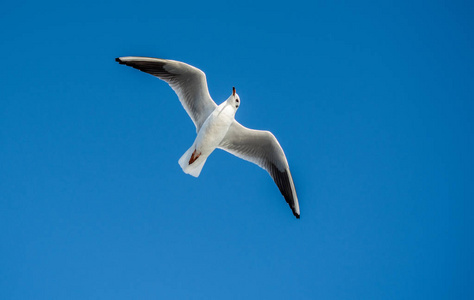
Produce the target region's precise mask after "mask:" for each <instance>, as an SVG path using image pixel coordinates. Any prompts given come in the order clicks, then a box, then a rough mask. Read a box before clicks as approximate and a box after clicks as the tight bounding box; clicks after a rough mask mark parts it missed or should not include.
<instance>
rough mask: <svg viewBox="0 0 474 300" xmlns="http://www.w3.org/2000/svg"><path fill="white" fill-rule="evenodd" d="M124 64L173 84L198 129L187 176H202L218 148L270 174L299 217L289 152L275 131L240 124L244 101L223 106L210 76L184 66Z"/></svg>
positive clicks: (133, 60)
mask: <svg viewBox="0 0 474 300" xmlns="http://www.w3.org/2000/svg"><path fill="white" fill-rule="evenodd" d="M115 61H117V62H118V63H120V64H123V65H127V66H130V67H133V68H135V69H138V70H140V71H143V72H146V73H148V74H151V75H153V76H156V77H158V78H159V79H161V80H163V81H165V82H166V83H168V84H169V85H170V86H171V88H172V89H173V90H174V91H175V92H176V94H177V95H178V98H179V101H180V102H181V104H182V105H183V107H184V109H185V110H186V112H187V113H188V115H189V117H191V119H192V120H193V122H194V125H195V126H196V133H197V136H196V139H195V140H194V143H193V144H192V146H191V147H190V148H189V149H188V150H187V151H186V152H185V153H184V154H183V156H181V158H180V159H179V161H178V163H179V165H180V166H181V168H182V169H183V171H184V173H186V174H190V175H192V176H194V177H198V176H199V174H200V173H201V170H202V167H203V166H204V163H205V162H206V160H207V158H208V157H209V155H211V153H212V152H213V151H214V150H215V149H216V148H219V149H222V150H225V151H227V152H229V153H231V154H233V155H235V156H237V157H239V158H242V159H244V160H247V161H250V162H252V163H254V164H257V165H258V166H260V167H261V168H263V169H265V170H266V171H267V172H268V173H269V174H270V176H271V177H272V178H273V180H274V181H275V183H276V185H277V186H278V188H279V189H280V192H281V194H282V195H283V197H284V198H285V200H286V202H287V203H288V205H289V206H290V208H291V210H292V212H293V214H294V215H295V217H296V218H298V219H299V218H300V207H299V204H298V197H297V196H296V189H295V184H294V183H293V177H292V176H291V173H290V167H289V165H288V161H287V160H286V156H285V153H284V152H283V149H282V148H281V146H280V144H279V143H278V140H277V139H276V138H275V136H274V135H273V134H272V133H271V132H269V131H263V130H253V129H249V128H246V127H244V126H242V125H241V124H240V123H239V122H237V121H236V120H235V113H236V112H237V109H238V108H239V106H240V97H239V95H238V94H237V93H236V92H235V87H233V88H232V95H231V96H230V97H229V98H227V100H225V101H224V102H222V103H221V104H220V105H217V104H216V103H215V102H214V101H213V100H212V98H211V96H210V94H209V89H208V87H207V80H206V74H204V72H203V71H201V70H200V69H198V68H195V67H193V66H191V65H188V64H186V63H183V62H179V61H175V60H168V59H160V58H151V57H138V56H127V57H119V58H116V59H115Z"/></svg>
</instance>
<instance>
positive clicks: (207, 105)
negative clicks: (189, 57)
mask: <svg viewBox="0 0 474 300" xmlns="http://www.w3.org/2000/svg"><path fill="white" fill-rule="evenodd" d="M115 60H116V61H117V62H118V63H120V64H124V65H127V66H130V67H133V68H135V69H138V70H140V71H143V72H146V73H149V74H151V75H153V76H156V77H158V78H160V79H161V80H164V81H166V82H167V83H168V84H169V85H170V86H171V88H172V89H173V90H174V91H175V92H176V94H177V95H178V98H179V101H181V104H182V105H183V107H184V109H185V110H186V112H187V113H188V115H189V116H190V117H191V119H192V120H193V122H194V125H196V132H198V131H199V129H200V128H201V126H202V124H203V123H204V121H206V119H207V117H208V116H209V115H210V114H211V113H212V112H213V111H214V109H215V108H216V107H217V105H216V103H215V102H214V101H213V100H212V98H211V96H210V95H209V89H208V88H207V81H206V74H204V72H203V71H201V70H199V69H198V68H195V67H193V66H190V65H188V64H185V63H182V62H179V61H175V60H167V59H160V58H151V57H138V56H126V57H119V58H116V59H115Z"/></svg>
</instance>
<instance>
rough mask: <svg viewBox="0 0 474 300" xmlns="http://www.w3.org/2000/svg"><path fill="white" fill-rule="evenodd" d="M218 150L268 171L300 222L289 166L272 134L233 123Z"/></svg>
mask: <svg viewBox="0 0 474 300" xmlns="http://www.w3.org/2000/svg"><path fill="white" fill-rule="evenodd" d="M219 148H220V149H223V150H225V151H227V152H229V153H231V154H233V155H235V156H237V157H240V158H242V159H245V160H248V161H250V162H253V163H254V164H257V165H258V166H260V167H262V168H263V169H265V170H267V172H268V173H269V174H270V176H272V178H273V180H274V181H275V183H276V185H277V186H278V188H279V189H280V192H281V193H282V195H283V197H285V200H286V202H287V203H288V204H289V205H290V207H291V210H292V211H293V214H294V215H295V217H296V218H298V219H299V217H300V207H299V204H298V197H297V196H296V189H295V184H294V183H293V178H292V177H291V173H290V167H289V166H288V162H287V160H286V157H285V153H284V152H283V149H282V148H281V146H280V144H279V143H278V141H277V139H276V138H275V136H274V135H273V134H272V133H271V132H269V131H261V130H253V129H249V128H246V127H244V126H242V125H241V124H240V123H239V122H237V121H234V122H233V123H232V125H231V126H230V128H229V131H228V132H227V134H226V136H225V137H224V139H223V140H222V142H221V143H220V145H219Z"/></svg>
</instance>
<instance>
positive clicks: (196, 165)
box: [178, 145, 207, 177]
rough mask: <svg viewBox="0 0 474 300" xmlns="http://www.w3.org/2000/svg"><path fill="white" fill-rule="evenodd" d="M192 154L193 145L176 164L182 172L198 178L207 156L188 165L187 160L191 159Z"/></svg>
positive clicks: (200, 157)
mask: <svg viewBox="0 0 474 300" xmlns="http://www.w3.org/2000/svg"><path fill="white" fill-rule="evenodd" d="M193 152H194V145H192V146H191V148H189V149H188V151H186V152H185V153H184V154H183V156H181V158H180V159H179V161H178V163H179V165H180V166H181V169H183V172H184V173H186V174H189V175H192V176H194V177H199V174H201V170H202V167H204V163H206V160H207V156H206V157H203V156H202V155H201V156H199V157H198V158H197V159H196V160H195V161H194V162H193V163H192V164H189V160H190V159H191V155H192V154H193Z"/></svg>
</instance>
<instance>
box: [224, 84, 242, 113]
mask: <svg viewBox="0 0 474 300" xmlns="http://www.w3.org/2000/svg"><path fill="white" fill-rule="evenodd" d="M227 102H228V103H229V104H230V105H232V107H234V108H235V110H237V108H239V106H240V97H239V95H237V93H236V92H235V87H232V95H231V96H230V97H229V98H228V99H227Z"/></svg>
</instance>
